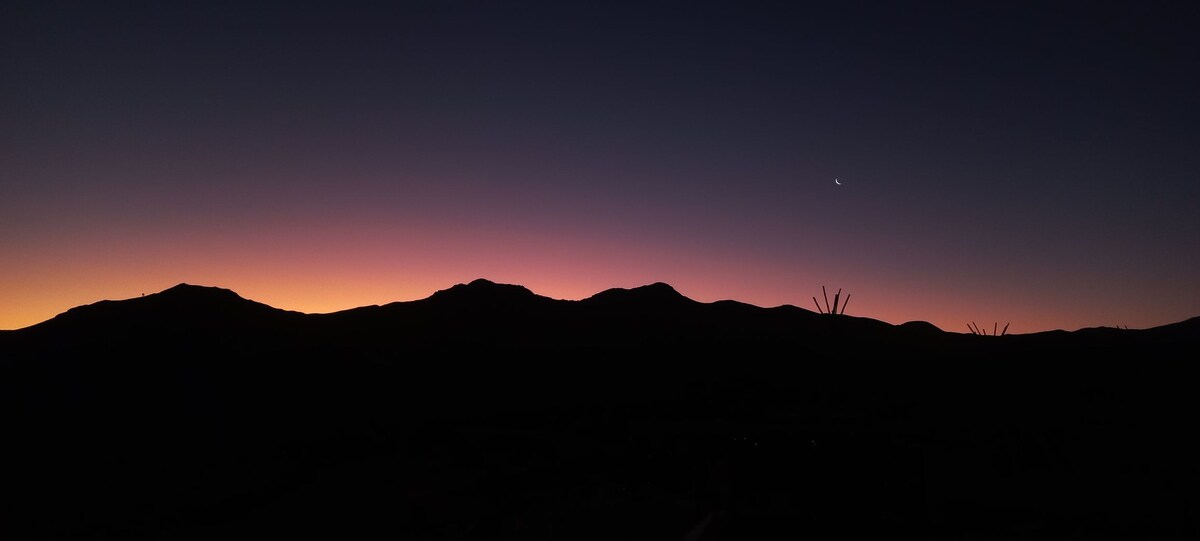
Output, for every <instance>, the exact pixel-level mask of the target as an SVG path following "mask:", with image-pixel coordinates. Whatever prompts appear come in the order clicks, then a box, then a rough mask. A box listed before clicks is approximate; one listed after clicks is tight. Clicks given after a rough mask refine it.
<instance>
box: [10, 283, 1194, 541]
mask: <svg viewBox="0 0 1200 541" xmlns="http://www.w3.org/2000/svg"><path fill="white" fill-rule="evenodd" d="M1197 345H1200V318H1193V319H1191V320H1188V321H1184V322H1180V323H1177V324H1173V325H1167V326H1163V327H1158V328H1155V329H1147V330H1130V331H1126V330H1117V329H1086V330H1082V331H1079V332H1070V333H1068V332H1051V333H1037V334H1029V335H1010V336H1004V337H982V336H972V335H966V334H960V333H946V332H942V331H940V330H938V329H937V328H936V327H933V326H932V325H929V324H927V323H923V322H910V323H906V324H903V325H889V324H886V323H883V322H880V321H876V320H872V319H869V318H857V317H850V316H829V315H821V314H816V313H813V312H811V311H808V310H804V309H801V308H797V307H794V306H781V307H775V308H760V307H757V306H752V305H748V304H743V303H738V302H734V301H720V302H714V303H701V302H696V301H694V300H691V299H688V298H686V297H684V296H683V295H680V294H679V293H678V292H677V291H675V290H674V289H673V288H671V287H670V286H669V285H666V284H661V283H657V284H651V285H648V286H644V287H638V288H633V289H611V290H607V291H604V292H601V293H598V294H596V295H594V296H592V297H590V298H587V299H584V300H580V301H563V300H555V299H550V298H547V297H543V296H539V295H536V294H534V293H533V292H531V291H529V290H528V289H526V288H524V287H521V286H515V285H506V284H496V283H492V282H489V281H486V280H476V281H474V282H471V283H469V284H459V285H456V286H454V287H451V288H449V289H446V290H443V291H439V292H437V293H435V294H433V295H431V296H430V297H428V298H425V299H421V300H416V301H408V302H396V303H391V304H386V305H382V306H370V307H362V308H356V309H353V310H347V311H343V312H338V313H333V314H321V315H308V314H300V313H295V312H287V311H282V310H277V309H275V308H272V307H270V306H266V305H263V304H260V303H256V302H253V301H250V300H247V299H244V298H242V297H240V296H238V295H237V294H235V293H233V292H231V291H228V290H223V289H218V288H207V287H197V286H189V285H183V284H181V285H180V286H176V287H174V288H171V289H169V290H166V291H164V292H162V293H158V294H154V295H147V296H145V297H141V298H136V299H129V300H124V301H104V302H100V303H96V304H92V305H88V306H84V307H80V308H76V309H72V310H70V311H68V312H66V313H64V314H62V315H60V316H58V317H55V318H53V319H51V320H49V321H47V322H44V323H42V324H39V325H35V326H33V327H29V328H26V329H21V330H18V331H13V332H6V333H0V407H2V410H0V426H4V427H5V428H6V430H7V432H6V441H7V442H8V443H7V445H6V447H5V449H6V451H5V454H6V455H7V459H6V461H5V462H4V463H3V464H4V465H3V466H2V467H3V471H2V472H0V473H2V474H3V476H2V477H3V479H4V484H3V488H0V491H2V492H0V494H3V495H4V501H2V502H0V504H2V505H3V508H4V509H5V510H6V515H7V516H6V517H5V520H4V521H3V523H0V528H3V530H2V531H0V536H3V537H8V538H28V537H42V538H50V539H66V538H90V539H95V538H112V539H117V538H120V539H128V538H138V537H144V538H156V539H164V538H165V539H172V538H179V539H182V538H187V539H210V538H214V537H224V536H227V534H228V533H229V532H233V531H236V532H242V533H246V534H247V535H253V534H251V533H250V532H254V533H257V534H260V535H261V536H264V537H280V536H285V535H309V536H312V535H318V536H325V537H362V536H367V535H376V536H379V535H384V536H390V537H399V538H445V539H503V538H574V539H612V538H630V537H632V538H644V539H663V538H680V537H682V536H684V535H685V534H686V533H688V532H690V531H693V530H694V529H695V528H696V526H697V525H698V524H700V523H702V522H705V521H707V522H705V523H706V524H707V526H706V527H705V537H702V538H703V539H710V540H711V539H744V538H756V537H771V538H778V537H781V536H782V537H789V536H794V535H797V532H798V530H797V528H802V529H803V532H804V533H806V534H811V535H814V536H818V537H821V536H824V537H847V536H849V537H862V536H868V535H873V536H878V535H881V534H887V535H889V536H890V537H895V536H900V537H905V536H914V537H926V538H930V537H933V538H963V537H989V536H991V537H997V536H1001V537H1003V536H1009V537H1011V536H1013V535H1017V534H1018V533H1020V534H1021V535H1025V536H1026V537H1034V538H1055V539H1058V538H1070V537H1087V536H1089V535H1092V534H1095V533H1097V532H1099V533H1102V534H1105V535H1109V534H1111V535H1117V536H1118V537H1125V536H1132V537H1154V536H1158V537H1163V538H1187V537H1191V536H1193V535H1194V534H1195V533H1196V521H1195V519H1194V518H1193V514H1191V512H1190V511H1189V509H1194V506H1195V503H1196V501H1197V500H1196V499H1195V497H1194V496H1193V495H1192V492H1194V490H1192V489H1191V488H1190V487H1192V486H1194V484H1195V482H1196V481H1198V480H1200V474H1198V472H1197V467H1196V463H1195V461H1194V458H1193V457H1194V456H1196V455H1197V454H1200V447H1198V446H1197V445H1196V444H1195V442H1194V441H1192V440H1193V438H1192V437H1191V433H1192V428H1191V426H1192V424H1194V422H1193V421H1194V420H1193V419H1192V415H1191V413H1190V412H1192V411H1196V410H1198V409H1200V404H1197V398H1196V393H1195V392H1194V391H1193V390H1192V389H1191V387H1192V382H1193V381H1194V378H1193V377H1192V376H1193V374H1192V373H1191V370H1190V366H1191V363H1192V362H1194V361H1193V360H1192V357H1193V356H1194V354H1195V351H1196V350H1197V348H1196V346H1197ZM798 525H799V526H798ZM779 529H781V531H780V530H779Z"/></svg>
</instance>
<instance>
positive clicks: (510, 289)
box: [429, 278, 537, 303]
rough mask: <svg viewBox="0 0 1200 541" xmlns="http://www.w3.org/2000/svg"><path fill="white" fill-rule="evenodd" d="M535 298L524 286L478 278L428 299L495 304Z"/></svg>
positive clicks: (437, 293) (439, 292) (441, 291)
mask: <svg viewBox="0 0 1200 541" xmlns="http://www.w3.org/2000/svg"><path fill="white" fill-rule="evenodd" d="M536 297H537V295H535V294H534V293H533V292H532V291H530V290H529V289H528V288H526V287H525V286H520V285H514V284H498V283H496V282H493V281H491V280H485V279H483V278H478V279H475V280H472V281H471V283H468V284H457V285H455V286H453V287H451V288H449V289H443V290H440V291H438V292H436V293H434V294H433V295H431V296H430V297H429V298H430V299H438V300H442V301H454V302H461V301H469V300H476V301H485V302H488V303H495V302H512V301H517V300H528V299H533V298H536Z"/></svg>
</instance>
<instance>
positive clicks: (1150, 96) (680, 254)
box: [0, 0, 1200, 333]
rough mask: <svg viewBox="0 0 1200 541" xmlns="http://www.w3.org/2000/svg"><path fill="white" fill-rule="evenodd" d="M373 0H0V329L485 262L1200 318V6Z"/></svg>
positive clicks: (479, 268) (1054, 315)
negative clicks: (158, 303) (201, 293)
mask: <svg viewBox="0 0 1200 541" xmlns="http://www.w3.org/2000/svg"><path fill="white" fill-rule="evenodd" d="M991 4H997V5H991ZM381 5H382V4H369V5H361V4H354V3H350V2H329V3H327V4H315V3H301V2H279V3H254V2H243V1H237V2H221V1H208V2H138V3H125V2H90V1H89V2H53V1H48V2H40V1H29V2H23V1H18V2H6V3H5V4H4V6H3V7H0V329H13V328H19V327H24V326H28V325H32V324H34V323H37V322H39V321H43V320H45V319H49V318H50V317H53V316H54V315H56V314H58V313H60V312H63V311H65V310H67V309H68V308H71V307H74V306H77V305H81V304H87V303H91V302H95V301H98V300H101V299H121V298H130V297H136V296H139V295H140V294H142V293H147V294H148V293H154V292H157V291H161V290H163V289H166V288H168V287H171V286H173V285H175V284H177V283H180V282H187V283H193V284H199V285H210V286H219V287H225V288H229V289H233V290H234V291H237V292H238V293H239V294H241V295H242V296H244V297H247V298H250V299H254V300H257V301H261V302H265V303H267V304H270V305H273V306H276V307H279V308H284V309H291V310H299V311H303V312H331V311H336V310H342V309H347V308H352V307H356V306H363V305H369V304H383V303H387V302H392V301H403V300H414V299H419V298H423V297H426V296H428V295H430V294H431V293H433V292H434V291H436V290H439V289H445V288H447V287H450V286H452V285H454V284H456V283H460V282H467V281H470V280H473V279H475V278H486V279H489V280H492V281H496V282H503V283H516V284H521V285H524V286H526V287H528V288H530V289H531V290H533V291H534V292H535V293H539V294H542V295H546V296H549V297H553V298H560V299H579V298H584V297H587V296H590V295H592V294H594V293H597V292H599V291H601V290H604V289H607V288H611V287H636V286H639V285H645V284H649V283H652V282H658V281H662V282H667V283H669V284H671V285H673V286H674V287H675V288H676V289H677V290H679V292H680V293H682V294H684V295H687V296H689V297H691V298H694V299H696V300H700V301H706V302H707V301H715V300H720V299H734V300H739V301H743V302H748V303H751V304H756V305H759V306H778V305H782V304H794V305H797V306H800V307H802V308H807V309H814V307H813V306H812V300H811V297H812V296H814V295H816V296H818V297H820V295H821V286H822V285H825V286H827V287H828V288H830V294H831V295H832V292H833V291H836V290H837V289H838V288H842V289H843V291H844V292H849V293H850V294H851V295H852V298H851V301H850V305H849V309H848V310H847V314H853V315H859V316H866V317H872V318H876V319H881V320H883V321H887V322H890V323H902V322H905V321H910V320H925V321H929V322H932V323H934V324H935V325H937V326H939V327H941V328H943V329H945V330H950V331H955V332H967V329H966V323H967V322H969V321H976V322H978V323H979V324H980V326H981V327H984V326H986V327H989V328H990V327H991V326H992V324H993V322H999V325H1000V326H1003V325H1004V324H1005V323H1006V322H1011V324H1012V325H1011V327H1010V332H1017V333H1027V332H1036V331H1042V330H1049V329H1057V328H1062V329H1067V330H1073V329H1077V328H1081V327H1090V326H1113V325H1121V326H1126V325H1127V326H1129V327H1130V328H1142V327H1148V326H1155V325H1162V324H1166V323H1172V322H1176V321H1180V320H1183V319H1186V318H1188V317H1191V316H1197V315H1200V98H1198V97H1197V96H1200V38H1198V37H1197V35H1196V34H1197V32H1196V29H1197V28H1200V11H1198V9H1200V8H1197V7H1196V6H1197V5H1198V4H1197V3H1195V2H1175V3H1171V2H1127V3H1120V4H1119V3H1112V2H1078V3H1058V2H1033V3H1029V4H1023V3H1022V4H1020V5H1010V3H1009V2H994V3H992V2H989V3H984V2H953V3H946V4H940V3H927V2H926V3H907V2H900V3H896V2H879V3H869V2H868V3H851V2H821V3H812V4H807V3H800V2H781V3H750V2H729V3H711V4H710V3H701V2H678V3H653V2H629V3H624V2H612V1H606V2H588V3H584V2H562V1H555V2H509V1H495V2H466V1H450V0H447V1H437V2H398V3H395V5H390V6H389V7H386V8H384V7H380V6H381ZM835 179H838V180H839V181H840V182H842V183H843V185H842V186H837V185H835V183H834V180H835Z"/></svg>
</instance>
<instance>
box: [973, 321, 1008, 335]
mask: <svg viewBox="0 0 1200 541" xmlns="http://www.w3.org/2000/svg"><path fill="white" fill-rule="evenodd" d="M1011 324H1012V323H1011V322H1009V323H1005V324H1004V330H1002V331H1000V334H996V328H997V327H999V324H998V323H992V334H988V333H987V329H980V328H979V324H978V323H975V322H974V321H972V322H970V323H968V324H967V328H968V329H970V330H971V334H975V335H979V336H1004V335H1006V334H1008V326H1009V325H1011Z"/></svg>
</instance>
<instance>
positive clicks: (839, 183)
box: [833, 178, 842, 186]
mask: <svg viewBox="0 0 1200 541" xmlns="http://www.w3.org/2000/svg"><path fill="white" fill-rule="evenodd" d="M833 183H834V184H837V185H838V186H841V185H842V183H841V182H838V179H836V178H835V179H833Z"/></svg>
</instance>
